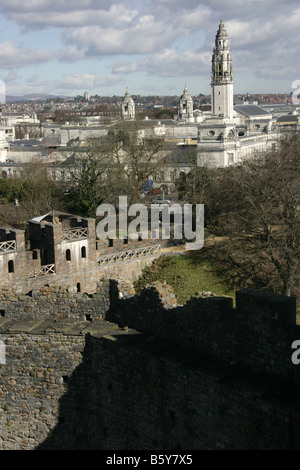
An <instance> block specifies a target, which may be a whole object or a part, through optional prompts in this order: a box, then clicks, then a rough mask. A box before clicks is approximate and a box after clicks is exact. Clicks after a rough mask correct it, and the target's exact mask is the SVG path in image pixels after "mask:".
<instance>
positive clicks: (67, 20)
mask: <svg viewBox="0 0 300 470" xmlns="http://www.w3.org/2000/svg"><path fill="white" fill-rule="evenodd" d="M136 15H137V11H136V10H134V9H127V8H126V7H125V6H124V5H111V6H110V9H109V10H105V9H103V10H101V9H81V8H79V9H78V10H77V9H74V10H73V11H72V10H68V11H60V10H59V9H53V8H51V10H49V11H47V12H44V11H40V10H35V11H27V10H25V11H18V12H15V13H11V14H10V15H9V16H10V17H11V18H12V19H13V20H14V21H16V22H17V23H19V24H20V25H21V28H22V30H23V31H28V30H30V29H44V28H48V27H50V26H51V27H56V28H74V27H80V26H86V25H99V26H101V25H102V26H104V27H105V26H107V25H108V24H110V25H111V26H113V27H116V28H120V27H123V26H124V25H125V26H126V25H128V24H130V23H131V21H132V20H133V19H134V17H135V16H136Z"/></svg>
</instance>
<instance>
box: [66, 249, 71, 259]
mask: <svg viewBox="0 0 300 470" xmlns="http://www.w3.org/2000/svg"><path fill="white" fill-rule="evenodd" d="M66 261H71V251H70V250H67V251H66Z"/></svg>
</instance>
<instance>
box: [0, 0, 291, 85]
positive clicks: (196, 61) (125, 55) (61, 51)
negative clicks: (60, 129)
mask: <svg viewBox="0 0 300 470" xmlns="http://www.w3.org/2000/svg"><path fill="white" fill-rule="evenodd" d="M0 12H1V14H2V17H3V16H4V17H5V18H6V19H7V20H8V22H12V24H13V26H14V28H15V25H16V24H17V25H18V27H19V28H20V29H21V31H22V33H23V35H22V41H23V42H22V43H17V41H16V40H12V41H9V40H8V41H6V42H3V43H2V44H0V66H2V68H4V69H8V70H15V69H18V68H19V69H21V68H22V67H25V66H26V67H27V66H29V65H31V64H32V65H36V64H43V63H45V62H47V61H49V60H53V59H54V58H58V59H59V60H60V62H59V66H62V63H63V64H64V66H65V68H67V67H68V66H70V64H71V63H72V70H75V69H74V64H75V63H76V62H78V64H79V65H80V70H81V71H82V70H84V67H85V65H84V64H85V63H88V64H89V70H98V68H97V69H96V66H98V67H100V70H101V67H103V68H104V67H105V70H108V69H107V67H110V68H111V73H110V74H109V75H106V74H105V73H104V72H103V73H99V75H89V74H84V73H83V74H71V73H69V74H66V77H65V79H67V77H68V80H67V81H66V82H65V81H64V80H65V79H57V80H56V84H57V86H60V85H61V86H65V87H66V88H68V87H69V84H70V83H73V86H74V87H77V86H79V84H80V80H81V78H83V77H86V80H89V82H88V83H91V84H93V83H94V84H96V85H95V86H98V85H97V83H99V84H100V85H99V86H106V85H102V83H105V84H106V78H107V77H110V80H111V83H110V84H114V83H116V84H117V83H119V80H120V79H121V77H122V76H126V75H127V74H131V75H132V76H133V74H144V75H146V76H147V77H150V76H151V77H155V76H156V77H173V78H174V77H184V76H186V77H190V76H197V75H199V76H200V77H201V76H204V77H207V81H208V82H209V74H210V67H211V54H212V48H213V45H214V39H215V35H216V31H217V27H218V23H219V21H220V19H221V18H223V20H224V23H225V26H226V29H227V31H228V33H229V40H230V46H231V50H232V54H233V67H234V73H235V74H239V73H240V72H243V74H245V73H250V74H251V76H256V77H266V78H267V79H269V80H271V79H272V77H274V78H275V79H276V78H282V79H285V80H286V77H289V76H291V79H297V78H299V77H300V67H299V65H298V63H299V60H298V44H299V40H300V32H299V24H300V8H299V2H298V0H272V1H271V0H264V1H261V0H248V1H247V2H245V1H244V0H202V1H201V0H200V1H199V0H185V2H182V0H124V1H121V0H111V1H110V2H107V0H51V1H50V0H26V1H24V0H0ZM8 24H11V23H8ZM50 33H51V34H50ZM2 34H5V33H2ZM35 35H36V36H35ZM35 38H38V41H39V42H37V47H36V48H35V47H34V46H33V45H32V44H34V42H33V41H34V39H35ZM52 38H53V40H52ZM40 39H42V41H40ZM27 41H28V42H27ZM42 44H43V46H42ZM93 60H97V61H98V64H96V65H95V66H93V65H92V66H91V63H92V61H93ZM100 60H101V62H100ZM112 60H114V61H115V63H114V64H113V65H111V63H112ZM84 61H85V62H84ZM79 65H78V67H79ZM57 69H58V71H59V67H58V68H57ZM298 72H299V73H298ZM297 75H299V76H297ZM88 77H90V78H88ZM97 77H98V78H97Z"/></svg>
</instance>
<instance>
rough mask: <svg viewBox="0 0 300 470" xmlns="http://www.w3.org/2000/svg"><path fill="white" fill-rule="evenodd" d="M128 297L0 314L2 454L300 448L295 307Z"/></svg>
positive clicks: (168, 295)
mask: <svg viewBox="0 0 300 470" xmlns="http://www.w3.org/2000/svg"><path fill="white" fill-rule="evenodd" d="M121 291H122V292H123V294H124V295H123V297H122V298H120V296H119V295H118V294H119V293H120V292H121ZM129 291H131V290H130V289H129V290H127V291H126V286H125V285H124V283H120V285H118V283H117V282H116V281H113V280H111V281H110V282H108V281H105V282H104V281H102V284H101V285H99V286H98V292H96V293H95V294H94V295H92V296H89V295H83V294H71V293H66V292H62V290H59V289H58V290H57V291H56V290H55V288H53V287H48V288H47V287H46V286H45V287H44V289H43V288H42V289H41V290H39V291H38V292H36V293H35V295H32V297H30V296H24V297H22V298H18V299H17V297H15V298H11V303H10V304H5V305H7V307H6V308H7V310H6V311H5V313H4V316H1V317H0V340H1V341H3V343H4V344H5V346H6V364H2V365H1V366H0V385H1V387H0V448H2V449H28V450H29V449H108V450H118V449H120V450H122V449H126V450H130V449H136V450H137V449H139V450H140V449H146V450H147V449H148V450H155V449H169V450H179V449H185V450H188V449H190V450H195V449H293V448H296V449H298V448H300V424H299V423H300V419H299V418H300V416H299V415H300V409H299V396H300V395H299V390H300V389H299V386H300V383H299V375H300V373H299V372H298V368H297V365H294V364H293V363H292V362H291V354H292V350H291V344H292V342H293V341H294V340H295V339H299V335H300V327H299V326H297V325H296V324H295V304H294V302H293V299H289V298H285V297H281V296H273V295H269V294H266V293H261V292H257V291H240V292H237V299H236V308H233V307H232V301H231V299H228V298H220V297H215V296H208V297H205V296H204V297H203V296H202V295H198V296H195V297H193V298H192V299H191V300H190V302H188V303H187V304H186V305H184V306H180V305H177V301H176V298H175V296H174V294H173V292H172V289H171V288H170V286H168V285H166V284H159V283H157V284H156V285H155V286H152V287H149V288H147V289H145V290H144V291H143V292H142V294H141V296H136V295H134V293H132V291H131V294H130V292H129ZM32 294H33V293H32ZM2 295H4V294H2ZM97 296H98V297H97ZM3 298H4V297H3ZM2 301H3V300H2ZM22 303H24V307H23V311H22ZM25 304H26V307H25ZM45 304H47V305H48V307H46V305H45ZM25 309H27V311H25ZM63 310H64V312H63ZM13 311H15V313H13ZM38 312H40V315H38ZM46 312H47V313H48V314H46Z"/></svg>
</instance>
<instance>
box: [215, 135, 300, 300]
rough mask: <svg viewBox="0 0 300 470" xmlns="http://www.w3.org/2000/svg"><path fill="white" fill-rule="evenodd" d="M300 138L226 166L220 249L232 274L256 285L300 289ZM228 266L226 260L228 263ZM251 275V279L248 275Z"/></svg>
mask: <svg viewBox="0 0 300 470" xmlns="http://www.w3.org/2000/svg"><path fill="white" fill-rule="evenodd" d="M299 173H300V138H299V135H297V134H294V135H292V136H290V137H289V138H287V139H284V140H282V141H281V142H280V143H279V145H278V147H277V149H276V150H272V151H269V152H265V153H264V154H261V155H257V156H256V157H254V158H252V159H251V160H247V161H245V162H244V163H243V164H242V165H240V166H238V167H232V168H230V169H228V170H225V171H224V172H223V174H222V176H221V177H220V178H219V181H218V190H217V191H215V193H214V195H213V198H214V206H215V208H216V209H217V212H218V217H217V219H218V225H217V227H216V228H217V231H218V234H222V235H227V236H228V242H227V243H226V242H224V244H223V245H221V246H220V247H219V248H218V250H217V251H218V256H221V252H223V258H222V259H223V262H224V263H225V262H227V263H229V264H231V267H232V270H231V273H232V274H233V275H234V276H237V277H238V278H240V279H243V280H244V281H246V280H247V281H248V284H250V285H251V283H252V285H253V286H255V287H266V288H269V289H273V290H276V291H281V292H282V293H284V294H285V295H291V294H292V293H293V292H295V289H296V285H297V282H298V281H299V276H300V174H299ZM225 264H226V263H225ZM247 276H248V277H247Z"/></svg>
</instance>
